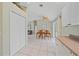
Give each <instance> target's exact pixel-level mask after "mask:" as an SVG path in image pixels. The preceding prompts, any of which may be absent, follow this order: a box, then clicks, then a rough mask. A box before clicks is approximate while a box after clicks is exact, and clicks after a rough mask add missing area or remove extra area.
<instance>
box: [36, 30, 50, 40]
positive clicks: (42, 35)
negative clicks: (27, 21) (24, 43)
mask: <svg viewBox="0 0 79 59" xmlns="http://www.w3.org/2000/svg"><path fill="white" fill-rule="evenodd" d="M46 37H48V38H50V37H51V33H50V32H49V31H48V30H38V32H37V33H36V38H41V39H44V38H46Z"/></svg>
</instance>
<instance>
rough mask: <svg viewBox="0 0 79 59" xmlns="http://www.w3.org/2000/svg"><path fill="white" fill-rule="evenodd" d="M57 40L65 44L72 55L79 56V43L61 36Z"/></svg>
mask: <svg viewBox="0 0 79 59" xmlns="http://www.w3.org/2000/svg"><path fill="white" fill-rule="evenodd" d="M57 39H58V40H59V41H60V42H61V43H62V44H64V45H65V46H66V47H67V48H68V49H69V50H70V51H71V52H72V53H74V54H75V55H77V56H79V41H75V40H73V39H70V38H69V37H68V36H59V37H57Z"/></svg>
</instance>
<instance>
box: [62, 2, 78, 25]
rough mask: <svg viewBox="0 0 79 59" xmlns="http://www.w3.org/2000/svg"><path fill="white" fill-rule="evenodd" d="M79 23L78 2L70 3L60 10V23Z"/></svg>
mask: <svg viewBox="0 0 79 59" xmlns="http://www.w3.org/2000/svg"><path fill="white" fill-rule="evenodd" d="M69 24H70V25H71V26H72V25H79V3H70V4H68V5H67V6H65V7H64V8H63V10H62V25H63V26H68V25H69Z"/></svg>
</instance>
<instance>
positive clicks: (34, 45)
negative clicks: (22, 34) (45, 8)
mask: <svg viewBox="0 0 79 59" xmlns="http://www.w3.org/2000/svg"><path fill="white" fill-rule="evenodd" d="M56 42H57V43H56ZM14 56H71V54H70V52H69V50H68V49H67V48H65V47H63V46H62V44H61V43H60V42H59V41H58V40H57V41H56V39H55V38H52V39H49V40H48V38H46V39H35V37H34V36H33V35H31V36H29V40H28V47H26V48H22V49H21V50H20V51H18V52H17V53H16V54H15V55H14Z"/></svg>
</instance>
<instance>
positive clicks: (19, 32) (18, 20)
mask: <svg viewBox="0 0 79 59" xmlns="http://www.w3.org/2000/svg"><path fill="white" fill-rule="evenodd" d="M24 46H25V18H24V17H23V16H21V15H19V14H17V13H15V12H12V11H10V55H14V54H15V53H16V52H17V51H19V50H20V49H21V48H22V47H24Z"/></svg>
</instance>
